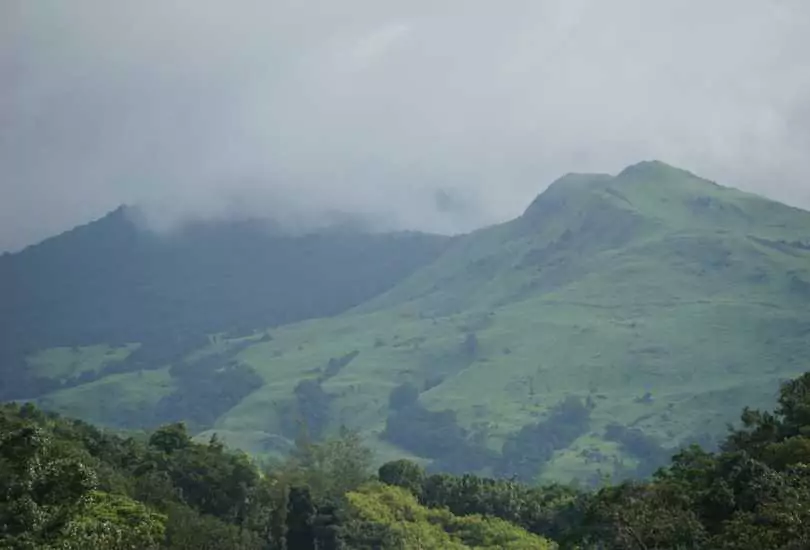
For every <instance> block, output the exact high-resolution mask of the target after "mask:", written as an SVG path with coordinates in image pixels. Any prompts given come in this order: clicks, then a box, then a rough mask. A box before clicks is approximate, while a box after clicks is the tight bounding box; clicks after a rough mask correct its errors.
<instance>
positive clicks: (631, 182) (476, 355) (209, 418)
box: [6, 162, 810, 480]
mask: <svg viewBox="0 0 810 550" xmlns="http://www.w3.org/2000/svg"><path fill="white" fill-rule="evenodd" d="M320 238H325V237H320ZM341 238H347V237H341ZM368 238H370V237H368ZM375 238H377V239H380V242H379V246H380V250H389V251H390V250H392V249H389V248H386V247H387V246H389V244H388V242H387V241H386V238H387V237H383V236H378V237H375ZM409 238H410V239H415V241H407V239H406V242H420V243H423V244H424V243H425V242H426V243H428V244H429V246H428V248H429V249H430V250H429V252H420V253H419V254H422V255H420V256H419V258H421V263H420V262H416V261H414V262H413V263H412V264H409V265H411V266H413V268H412V269H411V270H410V272H409V273H408V274H407V276H403V277H402V278H400V279H397V280H396V281H394V280H391V281H390V284H388V287H387V288H380V290H379V292H374V293H369V294H368V295H367V296H365V297H363V299H362V300H361V299H360V298H357V299H356V300H355V303H357V304H358V305H357V306H356V307H354V308H351V309H348V310H346V311H343V312H342V313H340V314H338V315H335V316H333V317H330V318H314V317H316V316H317V313H313V314H311V315H308V316H309V317H313V318H312V319H309V320H306V321H303V322H294V323H287V324H284V325H283V326H277V327H276V328H274V329H273V330H271V331H270V336H264V335H263V334H264V333H256V334H252V335H250V334H248V333H247V332H245V333H244V334H242V335H241V337H239V334H233V335H231V336H230V337H229V336H227V335H226V336H220V337H217V338H214V339H208V340H207V341H206V342H205V344H204V345H201V346H199V349H196V350H195V351H193V352H192V350H191V348H192V347H193V346H189V349H185V348H183V349H184V352H183V354H180V355H177V356H174V357H172V356H168V355H167V356H163V357H162V358H158V359H159V360H152V361H151V362H149V364H148V368H147V369H145V368H142V367H143V366H144V365H146V364H147V363H146V362H144V361H145V360H144V359H141V360H140V361H141V363H138V362H137V361H136V359H137V356H138V354H139V353H141V354H143V353H144V352H143V351H142V349H141V348H135V347H126V348H125V347H122V346H120V345H116V346H109V343H110V342H116V344H119V343H122V342H123V341H122V340H120V339H119V340H113V339H111V338H109V339H99V340H97V341H93V342H92V343H94V344H97V345H96V346H86V345H85V344H89V343H91V339H87V338H86V339H84V340H82V341H80V342H78V344H77V345H79V346H80V347H79V348H77V349H73V350H71V349H63V348H60V349H48V350H40V351H38V352H36V353H29V354H28V355H27V359H26V361H27V369H28V371H29V372H32V373H36V374H37V376H46V377H47V376H51V378H53V377H54V376H56V375H57V373H60V374H59V375H60V376H63V377H65V376H67V377H69V376H74V377H75V376H76V373H81V372H84V373H87V372H90V373H91V374H80V376H85V377H86V383H85V382H82V380H76V379H75V378H74V379H73V382H71V384H70V387H63V388H61V389H60V388H53V389H52V390H50V391H48V392H47V394H45V395H42V396H41V397H40V399H39V402H40V404H41V405H43V406H44V407H48V408H53V409H56V410H59V411H62V412H65V413H67V414H71V415H75V416H80V417H82V418H87V419H89V420H92V421H95V422H104V423H107V424H111V425H116V426H137V425H139V424H147V425H151V424H154V423H155V422H158V421H160V420H166V419H177V418H185V419H187V420H189V421H190V422H192V425H193V426H195V427H196V429H197V430H198V431H203V433H202V435H203V436H205V435H208V434H210V432H211V431H216V432H218V433H219V434H220V435H221V436H223V437H225V438H226V439H227V440H228V441H229V443H231V444H232V445H235V446H239V447H242V448H245V449H247V450H249V451H252V452H255V453H270V454H272V453H278V452H283V451H284V450H285V449H287V448H288V447H289V445H290V444H291V441H292V440H293V439H294V438H295V437H296V436H297V435H298V434H300V430H301V426H302V425H304V424H305V425H306V426H307V430H308V432H309V434H310V436H312V437H320V436H322V435H326V434H330V433H334V432H336V431H337V430H338V429H339V428H340V426H341V425H346V426H349V427H353V428H357V429H359V430H361V431H362V433H363V434H364V435H365V437H366V438H367V439H368V441H369V442H370V443H371V444H372V445H373V446H374V448H375V449H376V451H377V452H378V454H379V456H380V457H381V458H386V457H389V456H397V457H398V456H401V455H402V453H403V452H407V453H410V455H412V456H413V457H415V458H419V459H423V460H424V461H426V462H427V463H429V464H430V465H431V467H432V468H434V469H442V470H449V471H454V472H458V471H468V470H474V471H483V472H489V473H494V474H496V475H502V476H506V477H510V476H512V475H517V476H518V477H520V478H521V479H534V478H536V477H537V476H541V477H543V478H546V479H555V480H565V479H571V478H577V479H581V480H588V479H595V478H597V477H598V476H599V475H600V472H601V473H612V474H615V475H619V476H624V475H642V474H644V473H647V472H649V471H650V470H651V468H653V467H654V466H655V465H657V464H660V463H662V462H663V460H664V459H665V457H666V456H667V454H668V453H669V452H670V450H672V449H674V448H675V447H677V446H679V445H683V444H686V443H688V442H691V441H700V442H703V443H708V444H710V443H711V441H712V439H713V438H715V437H717V436H719V435H722V434H723V433H724V431H725V425H726V423H727V422H731V421H734V420H735V419H736V417H737V412H738V410H739V408H740V407H741V406H743V405H746V404H749V405H752V406H763V407H769V406H771V405H772V403H773V398H774V397H773V396H774V394H775V391H776V389H777V387H778V384H779V382H780V380H783V379H786V378H790V377H793V376H795V375H797V374H799V373H801V372H803V371H804V370H806V369H807V366H808V363H810V361H809V360H808V358H810V213H808V212H805V211H802V210H799V209H795V208H791V207H788V206H786V205H783V204H780V203H777V202H774V201H770V200H767V199H764V198H762V197H759V196H755V195H750V194H747V193H743V192H740V191H737V190H735V189H731V188H727V187H723V186H720V185H717V184H715V183H713V182H710V181H707V180H705V179H702V178H700V177H698V176H695V175H693V174H691V173H689V172H686V171H684V170H680V169H678V168H674V167H672V166H669V165H666V164H664V163H661V162H643V163H639V164H637V165H633V166H631V167H628V168H627V169H625V170H624V171H622V172H621V173H620V174H618V175H616V176H611V175H604V174H595V175H594V174H570V175H567V176H564V177H563V178H561V179H560V180H558V181H556V182H554V183H553V184H552V185H551V186H550V187H549V188H548V189H547V190H546V191H545V192H544V193H542V194H541V195H540V196H539V197H538V198H537V199H536V200H535V201H534V202H533V203H532V204H531V205H530V206H529V207H528V208H527V210H526V211H525V213H524V214H523V215H522V216H520V217H519V218H517V219H515V220H513V221H510V222H508V223H505V224H501V225H497V226H493V227H489V228H485V229H481V230H479V231H476V232H473V233H471V234H469V235H465V236H462V237H459V238H456V239H452V240H446V239H433V238H432V237H426V236H411V237H409ZM301 242H303V241H297V242H296V243H297V244H296V245H293V243H292V241H291V242H290V246H291V247H292V246H300V245H301ZM419 250H422V248H419ZM228 252H229V254H226V255H225V256H224V257H225V258H228V262H231V263H227V262H226V263H224V264H220V261H219V260H217V261H214V260H216V258H219V257H220V256H218V255H214V256H211V258H212V261H214V263H215V264H220V265H236V264H237V263H238V262H239V261H240V260H239V258H246V257H250V256H251V254H250V253H249V252H246V251H244V250H229V251H228ZM93 253H94V254H95V255H99V256H102V257H107V253H106V252H103V251H101V250H100V249H94V251H93ZM42 254H43V255H44V256H46V257H51V254H50V253H49V254H45V253H44V252H43V253H42ZM290 254H293V253H292V252H290ZM381 254H382V252H380V253H378V254H377V255H376V257H381ZM391 254H392V255H393V252H391ZM340 257H343V256H342V255H340ZM172 259H173V258H166V259H165V261H160V260H153V261H155V262H157V263H159V264H161V265H164V266H165V267H164V269H165V273H166V274H167V275H166V276H167V277H176V279H177V280H180V281H182V280H185V279H187V278H188V274H189V272H188V271H182V269H181V265H182V264H180V263H172ZM11 260H15V258H14V257H12V258H11ZM17 261H19V259H17ZM97 261H100V260H97ZM350 263H351V262H350ZM417 264H418V265H417ZM106 265H111V264H106ZM194 265H199V264H194ZM292 265H293V264H292V263H290V266H292ZM210 269H211V270H212V271H214V272H221V271H219V270H217V269H214V268H213V267H211V268H210ZM290 269H291V271H290V275H289V276H290V277H295V272H293V271H292V269H293V268H292V267H291V268H290ZM33 271H35V272H36V271H37V270H35V269H34V270H33ZM224 271H226V272H232V271H233V270H232V269H229V270H224ZM404 271H405V270H402V271H398V273H403V272H404ZM191 272H192V273H193V272H194V270H191ZM38 273H39V275H37V276H38V277H46V279H47V277H50V280H51V281H52V282H53V281H58V280H59V277H58V275H57V272H56V271H52V272H50V273H48V274H47V276H46V275H45V274H43V272H42V270H40V271H39V272H38ZM177 273H182V275H177ZM336 275H337V274H334V273H332V272H331V270H329V269H326V270H325V272H324V273H323V276H324V278H325V279H329V278H331V277H333V276H336ZM343 276H344V277H347V278H346V279H339V280H342V281H351V280H352V279H351V277H352V274H351V272H348V271H347V272H345V273H344V275H343ZM145 280H146V281H151V280H152V279H151V278H148V277H147V278H146V279H145ZM54 284H56V283H55V282H54ZM71 284H75V283H71ZM43 286H44V287H45V288H50V287H48V285H47V284H44V285H43ZM181 286H182V285H181V284H180V283H177V284H176V286H175V287H181ZM242 286H243V285H235V286H234V287H232V288H234V289H235V290H234V291H233V295H232V296H231V295H230V294H225V295H223V296H221V297H219V298H218V299H219V300H221V301H219V302H216V303H218V304H225V305H223V306H220V307H223V308H224V309H225V310H226V311H229V312H232V313H233V317H230V319H233V323H236V322H237V319H238V318H239V317H240V316H239V311H240V308H241V309H243V310H244V315H242V316H241V318H242V319H244V320H245V322H246V325H247V326H250V325H251V324H255V323H256V321H254V319H257V320H258V321H261V319H260V318H259V317H260V316H259V315H258V314H257V313H255V311H256V309H255V304H251V303H250V302H251V300H250V295H252V296H254V297H255V296H257V293H256V292H255V291H254V290H251V292H248V291H247V290H245V291H244V294H242V293H241V292H242ZM381 286H382V285H381ZM129 287H130V288H131V287H133V285H129ZM175 287H172V288H175ZM59 288H62V289H67V288H69V286H68V285H67V284H66V283H62V286H60V287H59ZM255 288H256V286H253V287H251V289H255ZM51 291H53V290H51ZM63 291H64V292H67V290H63ZM60 292H61V291H60ZM33 295H34V296H36V297H37V298H38V299H39V298H40V297H41V296H43V294H41V293H40V291H37V292H34V293H33ZM71 295H72V293H71ZM99 296H103V294H99ZM182 296H184V295H183V294H182V292H180V293H177V294H174V293H173V294H167V295H165V296H164V298H165V301H162V302H161V305H162V306H164V307H165V309H163V310H161V309H160V308H157V310H158V311H166V312H169V311H172V310H173V309H174V307H173V305H172V301H173V300H178V301H179V303H181V304H182V303H185V302H184V301H183V299H182V298H181V297H182ZM281 296H282V297H284V298H289V299H290V300H291V301H294V300H293V298H292V296H289V295H287V294H281ZM301 296H302V295H301V294H297V295H296V298H295V299H300V297H301ZM319 296H327V297H328V296H330V294H329V292H324V293H323V294H320V295H319ZM276 299H277V298H276ZM328 299H329V298H324V300H325V303H329V302H328ZM42 300H43V301H44V298H42ZM170 300H172V301H170ZM77 301H78V302H81V303H84V300H83V299H81V298H77ZM313 301H314V302H315V303H319V302H318V299H315V297H314V295H313ZM360 301H362V302H363V303H362V304H360V303H359V302H360ZM31 303H37V302H35V301H32V302H31ZM96 303H100V304H106V303H108V301H107V300H106V299H104V298H99V300H98V301H97V302H96ZM204 303H206V304H208V303H209V302H204ZM266 303H272V301H270V300H269V298H268V302H266ZM77 307H79V306H77ZM98 307H101V306H98ZM42 309H43V308H34V310H33V312H32V313H30V315H31V317H28V318H26V319H27V320H26V321H25V322H24V323H22V326H24V327H31V326H36V325H37V320H36V319H37V318H36V317H33V316H34V315H41V311H42ZM338 310H339V308H337V307H335V308H334V309H333V310H330V312H335V313H337V311H338ZM52 311H58V310H52ZM203 311H209V309H208V308H203ZM35 312H40V313H35ZM123 316H125V315H123ZM86 317H88V315H85V316H83V317H82V318H86ZM203 317H205V316H203ZM6 318H7V319H11V317H6ZM100 318H103V316H100ZM135 318H137V317H135ZM39 319H42V317H39ZM293 320H294V319H289V318H281V319H279V318H274V319H273V320H267V321H263V324H262V325H259V326H262V327H264V325H268V326H269V325H271V324H273V321H278V322H285V321H293ZM221 327H224V325H221ZM80 328H81V327H77V328H76V330H80ZM25 330H26V331H27V330H29V329H28V328H26V329H25ZM198 330H200V331H211V329H210V328H209V327H208V326H205V325H203V324H201V325H200V326H199V329H198ZM26 331H22V330H21V331H20V334H21V335H24V334H27V332H26ZM211 332H213V331H211ZM97 334H100V332H97ZM39 338H42V336H39ZM42 341H46V340H45V339H43V340H42ZM53 341H56V340H55V339H54V340H53ZM129 341H130V342H133V343H135V342H138V341H139V340H134V341H132V340H129ZM195 345H196V344H195ZM168 347H171V346H168ZM133 357H135V358H136V359H133ZM116 365H118V366H116ZM121 365H128V366H125V367H121ZM139 365H140V366H139ZM105 369H106V370H105ZM49 373H50V374H49ZM65 373H69V374H65ZM70 373H72V374H70ZM94 373H95V374H94ZM98 373H101V374H102V375H99V374H98ZM79 382H81V383H79Z"/></svg>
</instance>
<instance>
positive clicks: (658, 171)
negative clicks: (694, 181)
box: [616, 160, 697, 181]
mask: <svg viewBox="0 0 810 550" xmlns="http://www.w3.org/2000/svg"><path fill="white" fill-rule="evenodd" d="M684 177H688V178H696V177H697V176H695V174H693V173H692V172H690V171H688V170H684V169H683V168H678V167H677V166H672V165H671V164H667V163H666V162H663V161H660V160H643V161H641V162H637V163H636V164H631V165H630V166H628V167H627V168H625V169H624V170H622V171H621V172H619V174H618V175H617V176H616V179H618V180H624V179H641V178H643V179H651V180H655V181H666V180H672V179H682V178H684Z"/></svg>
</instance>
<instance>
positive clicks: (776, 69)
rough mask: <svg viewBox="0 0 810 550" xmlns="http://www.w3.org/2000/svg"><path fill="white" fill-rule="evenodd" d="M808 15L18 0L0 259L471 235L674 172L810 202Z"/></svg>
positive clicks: (626, 4)
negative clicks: (571, 179) (157, 236)
mask: <svg viewBox="0 0 810 550" xmlns="http://www.w3.org/2000/svg"><path fill="white" fill-rule="evenodd" d="M809 98H810V2H808V1H807V0H657V1H656V0H611V1H605V0H500V1H497V2H496V1H493V0H453V1H450V0H389V1H380V0H342V1H340V2H337V1H335V0H255V1H252V0H243V1H233V0H228V1H225V0H217V1H213V0H172V1H166V0H132V1H125V0H117V1H111V0H72V1H70V2H66V1H58V0H3V1H0V250H3V249H15V248H18V247H20V246H22V245H25V244H28V243H31V242H34V241H37V240H39V239H42V238H44V237H46V236H49V235H51V234H54V233H56V232H59V231H61V230H63V229H66V228H69V227H71V226H73V225H75V224H78V223H82V222H86V221H88V220H89V219H91V218H94V217H98V216H100V215H103V214H104V213H105V212H106V211H108V210H111V209H113V208H115V207H116V206H117V205H119V204H121V203H132V204H141V205H145V207H146V208H147V211H148V212H149V213H150V217H151V219H153V220H155V221H156V223H160V224H166V223H169V222H171V221H176V220H180V219H187V218H189V217H199V216H225V215H233V214H235V213H240V214H241V213H247V214H250V215H261V214H267V215H268V216H273V217H281V218H284V217H286V218H294V217H309V218H311V217H313V216H315V215H317V214H318V213H319V212H322V211H323V210H336V211H345V212H354V213H359V214H363V215H368V216H373V217H374V218H375V219H380V220H384V221H385V223H387V224H389V225H391V226H393V227H408V228H419V229H425V230H434V231H445V232H451V231H460V230H465V229H468V228H470V227H474V226H477V225H481V224H484V223H489V222H493V221H500V220H504V219H507V218H510V217H512V216H515V215H517V214H519V213H520V212H521V211H522V210H523V208H524V207H525V206H526V205H527V204H528V203H529V202H530V201H531V199H532V198H533V197H534V196H535V195H536V194H537V193H539V192H540V191H542V190H543V189H544V188H545V186H546V185H547V184H548V183H550V182H551V181H552V180H553V179H555V178H556V177H558V176H560V175H561V174H563V173H565V172H569V171H580V172H581V171H600V172H605V171H607V172H617V171H619V170H620V169H621V168H623V167H624V166H625V165H628V164H631V163H634V162H637V161H639V160H642V159H651V158H657V159H661V160H665V161H667V162H670V163H672V164H676V165H679V166H682V167H684V168H687V169H690V170H692V171H694V172H697V173H699V174H701V175H705V176H707V177H709V178H711V179H714V180H717V181H718V182H720V183H723V184H727V185H733V186H736V187H741V188H744V189H748V190H753V191H757V192H760V193H762V194H765V195H768V196H770V197H773V198H777V199H780V200H784V201H787V202H790V203H792V204H795V205H799V206H804V207H810V154H808V151H810V99H809Z"/></svg>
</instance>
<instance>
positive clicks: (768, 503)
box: [0, 373, 810, 550]
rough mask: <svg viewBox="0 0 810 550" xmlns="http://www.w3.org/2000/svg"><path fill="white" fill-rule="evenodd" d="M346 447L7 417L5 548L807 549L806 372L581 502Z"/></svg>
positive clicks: (809, 417)
mask: <svg viewBox="0 0 810 550" xmlns="http://www.w3.org/2000/svg"><path fill="white" fill-rule="evenodd" d="M371 463H372V453H371V452H370V451H369V450H368V449H366V448H364V446H363V444H362V440H361V439H360V437H359V436H358V434H357V433H354V432H351V431H348V430H343V431H342V432H341V434H340V436H339V437H335V438H331V439H327V440H324V441H321V442H317V443H313V442H311V441H308V440H307V438H306V437H301V438H299V440H298V441H297V445H296V448H295V450H294V452H293V453H292V454H291V455H290V456H289V457H288V458H286V459H285V460H283V461H278V462H273V463H264V464H258V463H256V462H255V461H252V460H251V459H250V458H248V456H247V455H245V454H243V453H239V452H234V451H231V450H229V449H228V448H226V446H224V445H223V444H222V443H221V442H219V441H218V440H217V438H216V436H213V437H211V439H210V441H208V442H207V443H197V442H195V441H194V440H192V438H191V436H190V434H189V433H188V431H187V430H186V427H185V426H184V425H183V424H170V425H165V426H162V427H160V428H158V429H157V430H155V431H153V432H151V433H144V434H138V435H129V436H126V437H125V436H122V435H119V434H114V433H108V432H104V431H102V430H99V429H97V428H95V427H93V426H92V425H90V424H87V423H85V422H82V421H79V420H71V419H68V418H63V417H60V416H58V415H56V414H53V413H47V412H43V411H41V410H40V409H38V408H36V407H35V406H34V405H31V404H24V405H21V404H7V405H3V406H2V408H1V409H0V547H2V548H13V549H77V550H78V549H86V548H98V549H122V550H123V549H211V550H214V549H223V550H225V549H244V550H248V549H256V550H259V549H269V550H285V549H290V550H310V549H316V548H317V549H324V550H326V549H338V548H340V549H358V550H359V549H369V550H370V549H389V548H390V549H400V548H408V549H410V548H424V549H433V548H435V549H455V548H458V549H463V548H482V549H483V548H492V549H495V548H506V549H529V548H537V549H544V548H548V549H552V548H559V549H638V550H642V549H646V550H652V549H698V548H711V549H741V550H742V549H773V550H800V549H805V548H808V547H810V373H807V374H804V375H802V376H800V377H798V378H796V379H794V380H791V381H788V382H786V383H784V384H783V385H782V387H781V390H780V395H779V399H778V406H777V407H776V409H775V410H774V411H772V412H763V411H759V410H754V409H749V408H746V409H744V411H743V413H742V415H741V426H740V427H738V428H736V429H733V430H730V432H729V434H728V436H727V437H726V439H725V440H724V442H723V444H722V445H721V449H720V450H719V451H718V452H716V453H713V452H707V451H705V450H703V449H701V448H700V447H699V446H697V445H693V446H691V447H688V448H684V449H682V450H680V451H679V452H678V453H677V454H675V455H674V456H673V457H672V459H671V461H670V463H669V464H668V465H667V466H666V467H664V468H661V469H660V470H658V471H657V472H656V473H655V474H654V475H652V476H651V477H650V478H649V479H647V480H644V481H626V482H623V483H620V484H611V483H610V480H608V479H605V480H604V482H603V484H602V486H601V487H599V488H597V489H593V490H581V489H579V488H577V487H576V486H572V485H559V484H558V485H545V486H533V485H527V484H522V483H519V482H516V481H514V480H504V479H497V480H496V479H489V478H483V477H478V476H475V475H471V474H467V475H463V476H454V475H449V474H434V475H428V474H426V473H425V471H424V469H423V468H422V467H421V466H420V465H419V464H417V463H415V462H412V461H409V460H396V461H392V462H388V463H385V464H384V465H382V466H381V467H380V468H379V469H378V471H377V472H376V473H372V472H371Z"/></svg>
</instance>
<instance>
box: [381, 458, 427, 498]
mask: <svg viewBox="0 0 810 550" xmlns="http://www.w3.org/2000/svg"><path fill="white" fill-rule="evenodd" d="M377 477H379V479H380V481H382V482H383V483H385V484H386V485H394V486H396V487H401V488H403V489H405V490H407V491H409V492H410V493H411V494H413V495H414V496H417V497H419V496H421V495H422V485H423V484H424V482H425V470H424V468H422V467H421V466H420V465H419V464H416V463H415V462H412V461H410V460H395V461H393V462H386V463H385V464H383V465H382V466H380V469H379V470H378V473H377Z"/></svg>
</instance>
